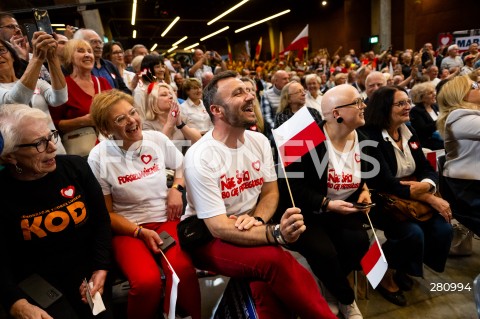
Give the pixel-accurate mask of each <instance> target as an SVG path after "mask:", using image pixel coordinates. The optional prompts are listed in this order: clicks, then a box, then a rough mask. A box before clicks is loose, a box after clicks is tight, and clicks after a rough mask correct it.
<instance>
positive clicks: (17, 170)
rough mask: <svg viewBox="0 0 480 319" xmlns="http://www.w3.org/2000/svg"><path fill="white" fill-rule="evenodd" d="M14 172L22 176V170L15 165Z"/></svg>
mask: <svg viewBox="0 0 480 319" xmlns="http://www.w3.org/2000/svg"><path fill="white" fill-rule="evenodd" d="M15 172H17V174H22V173H23V169H22V168H21V167H18V165H17V164H15Z"/></svg>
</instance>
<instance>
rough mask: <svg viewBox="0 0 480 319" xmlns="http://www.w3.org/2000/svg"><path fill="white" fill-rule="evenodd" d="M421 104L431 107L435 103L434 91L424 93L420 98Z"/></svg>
mask: <svg viewBox="0 0 480 319" xmlns="http://www.w3.org/2000/svg"><path fill="white" fill-rule="evenodd" d="M422 102H423V104H425V105H433V104H435V103H436V102H437V94H436V93H435V90H428V91H427V92H425V94H424V95H423V96H422Z"/></svg>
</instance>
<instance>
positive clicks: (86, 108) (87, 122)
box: [50, 40, 111, 156]
mask: <svg viewBox="0 0 480 319" xmlns="http://www.w3.org/2000/svg"><path fill="white" fill-rule="evenodd" d="M64 58H65V68H66V69H67V70H68V72H69V73H70V75H69V76H67V77H65V80H66V82H67V87H68V101H67V103H65V104H63V105H61V106H59V107H56V108H50V113H51V115H52V119H53V121H54V123H55V126H56V127H57V128H58V130H59V131H60V133H61V134H62V140H63V141H64V146H65V149H66V150H67V153H68V154H76V155H81V156H87V155H88V153H89V152H90V150H91V149H92V148H93V147H94V146H95V142H96V139H97V138H96V134H95V128H94V124H93V121H92V119H91V118H90V105H91V104H92V99H93V97H94V96H95V94H97V93H99V92H101V91H105V90H109V89H111V87H110V84H108V81H107V80H106V79H104V78H102V77H96V76H94V75H92V74H91V71H92V69H93V66H94V63H95V57H94V56H93V50H92V47H91V46H90V44H89V43H88V42H86V41H84V40H70V41H68V43H67V45H66V46H65V49H64Z"/></svg>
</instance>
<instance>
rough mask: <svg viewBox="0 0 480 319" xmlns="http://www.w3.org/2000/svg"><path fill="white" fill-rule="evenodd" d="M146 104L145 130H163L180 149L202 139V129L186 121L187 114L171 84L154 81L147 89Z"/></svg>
mask: <svg viewBox="0 0 480 319" xmlns="http://www.w3.org/2000/svg"><path fill="white" fill-rule="evenodd" d="M145 104H146V109H145V122H144V123H143V129H144V130H154V131H159V132H162V133H163V134H165V135H166V136H167V137H168V138H169V139H170V140H172V141H174V143H175V145H177V147H178V148H179V149H181V146H189V145H190V144H193V143H195V142H196V141H198V140H199V139H200V137H201V135H200V131H199V130H197V129H195V128H193V127H190V125H189V124H187V123H186V122H185V121H186V119H185V116H184V114H183V113H182V112H181V110H180V107H179V105H178V101H177V97H176V95H175V93H174V91H173V89H172V87H171V86H170V85H168V84H166V83H154V82H152V83H151V84H150V85H149V86H148V89H147V99H146V103H145Z"/></svg>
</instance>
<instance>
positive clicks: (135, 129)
mask: <svg viewBox="0 0 480 319" xmlns="http://www.w3.org/2000/svg"><path fill="white" fill-rule="evenodd" d="M107 119H108V120H107V123H108V124H107V131H108V133H109V134H112V135H113V137H114V139H115V140H122V141H123V146H122V147H123V149H128V148H129V147H130V146H131V145H132V144H133V143H135V142H138V141H140V140H142V138H143V135H142V121H141V119H140V115H139V114H138V112H136V110H135V108H134V107H133V106H132V105H131V104H130V103H128V102H127V101H125V100H120V101H119V102H117V103H116V104H114V105H112V106H111V107H110V110H109V112H108V115H107Z"/></svg>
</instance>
